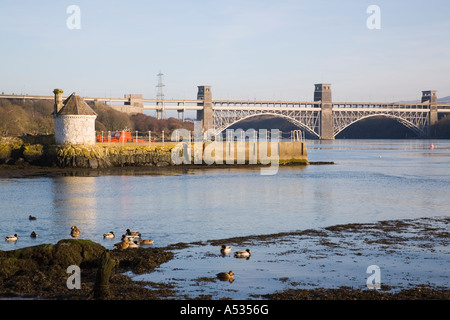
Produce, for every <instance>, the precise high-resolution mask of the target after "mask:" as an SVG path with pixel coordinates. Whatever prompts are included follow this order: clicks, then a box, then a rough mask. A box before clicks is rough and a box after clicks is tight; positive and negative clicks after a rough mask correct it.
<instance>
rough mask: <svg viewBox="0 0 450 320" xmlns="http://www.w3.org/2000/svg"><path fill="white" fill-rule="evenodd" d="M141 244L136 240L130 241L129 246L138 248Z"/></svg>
mask: <svg viewBox="0 0 450 320" xmlns="http://www.w3.org/2000/svg"><path fill="white" fill-rule="evenodd" d="M138 247H139V244H138V243H137V242H134V241H128V248H138Z"/></svg>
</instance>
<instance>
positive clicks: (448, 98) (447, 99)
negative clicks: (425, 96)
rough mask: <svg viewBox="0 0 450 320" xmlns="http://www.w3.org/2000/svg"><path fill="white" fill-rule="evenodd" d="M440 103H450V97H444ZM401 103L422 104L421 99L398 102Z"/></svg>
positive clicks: (439, 99) (440, 99)
mask: <svg viewBox="0 0 450 320" xmlns="http://www.w3.org/2000/svg"><path fill="white" fill-rule="evenodd" d="M437 101H438V102H442V103H450V96H446V97H442V98H438V99H437ZM397 102H399V103H420V99H417V100H405V101H397Z"/></svg>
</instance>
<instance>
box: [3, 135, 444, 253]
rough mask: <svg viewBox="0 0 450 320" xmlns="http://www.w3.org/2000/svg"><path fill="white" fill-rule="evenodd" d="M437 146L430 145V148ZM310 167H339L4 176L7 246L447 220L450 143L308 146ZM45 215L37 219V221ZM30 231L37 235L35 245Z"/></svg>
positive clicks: (158, 241) (163, 241) (164, 240)
mask: <svg viewBox="0 0 450 320" xmlns="http://www.w3.org/2000/svg"><path fill="white" fill-rule="evenodd" d="M431 143H432V144H434V146H435V148H434V149H430V147H429V146H430V144H431ZM307 145H308V155H309V160H310V161H334V162H335V164H334V165H310V166H307V167H280V169H279V172H278V174H276V175H273V176H262V175H260V171H259V169H252V170H248V169H233V168H226V169H214V170H211V169H207V170H191V171H189V172H188V173H186V174H179V175H170V176H153V175H141V176H127V175H121V176H99V177H70V176H69V177H45V178H33V179H0V195H1V203H0V237H2V238H3V239H4V237H6V236H7V235H12V234H18V235H19V241H17V242H16V243H6V242H5V241H0V249H1V250H9V249H13V248H18V247H23V246H29V245H33V244H39V243H55V242H57V241H58V240H59V239H61V238H66V237H68V236H69V232H70V227H71V226H72V225H77V226H78V227H79V228H80V229H81V231H82V236H81V237H82V238H88V239H92V240H94V241H98V242H100V243H102V244H103V245H105V246H106V247H110V246H111V241H107V240H103V237H102V235H103V233H105V232H109V231H114V232H115V233H116V234H117V235H118V236H120V235H121V234H122V233H123V232H124V231H125V230H126V229H127V228H130V229H132V230H134V229H136V230H138V231H140V232H141V233H142V234H143V237H147V238H152V239H153V240H154V241H155V245H158V246H164V245H167V244H171V243H176V242H192V241H200V240H208V239H220V238H227V237H232V236H242V235H250V234H265V233H276V232H281V231H293V230H302V229H307V228H316V227H324V226H329V225H334V224H341V223H348V222H373V221H379V220H385V219H402V218H416V217H428V216H442V215H448V214H449V212H450V210H449V209H450V204H449V203H450V202H449V196H448V190H449V186H450V170H449V169H450V141H448V140H442V141H441V140H436V141H427V140H335V141H326V142H323V141H308V144H307ZM29 215H33V216H36V217H37V220H35V221H29V220H28V216H29ZM31 231H35V232H37V233H38V238H37V239H31V238H30V237H29V234H30V233H31Z"/></svg>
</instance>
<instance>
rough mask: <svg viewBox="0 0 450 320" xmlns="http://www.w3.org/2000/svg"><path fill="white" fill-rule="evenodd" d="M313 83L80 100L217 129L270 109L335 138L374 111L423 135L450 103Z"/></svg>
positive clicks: (432, 95)
mask: <svg viewBox="0 0 450 320" xmlns="http://www.w3.org/2000/svg"><path fill="white" fill-rule="evenodd" d="M314 87H315V90H314V101H265V100H213V98H212V92H211V86H198V92H197V99H193V100H186V99H163V100H158V99H144V98H143V97H142V95H141V94H129V95H125V96H124V98H94V97H85V98H84V100H86V101H92V102H102V103H106V104H108V105H109V106H111V107H112V108H114V109H116V110H119V111H122V112H127V113H142V112H143V111H144V109H145V110H156V112H157V117H158V118H162V117H163V114H164V112H165V111H167V110H176V111H178V118H179V119H180V120H184V114H185V112H186V111H189V110H191V111H192V110H194V111H196V112H197V120H199V121H202V123H203V129H204V130H205V131H206V130H209V129H213V130H214V132H215V133H216V134H219V133H220V132H222V131H224V130H226V129H227V128H228V127H230V126H232V125H234V124H235V123H238V122H239V121H241V120H243V119H247V118H251V117H254V116H260V115H271V116H276V117H282V118H284V119H286V120H288V121H289V122H291V123H293V124H294V125H296V126H298V127H299V128H300V129H302V130H304V131H307V132H309V133H310V134H311V135H313V136H316V137H317V138H319V139H334V138H335V137H336V135H337V134H339V133H340V132H341V131H342V130H344V129H345V128H347V127H348V126H350V125H352V124H353V123H355V122H358V121H360V120H362V119H366V118H370V117H375V116H383V117H387V118H391V119H394V120H396V121H398V122H399V123H401V124H403V125H404V126H406V127H408V128H410V129H411V130H412V131H414V132H416V133H417V135H418V136H421V137H426V136H427V135H429V131H430V127H431V126H432V125H433V124H435V123H436V122H437V121H438V118H440V117H442V116H444V115H446V114H449V113H450V103H439V102H437V96H436V91H434V90H426V91H422V99H421V102H420V103H385V102H336V101H333V100H332V97H331V85H330V84H328V83H320V84H315V85H314ZM0 98H10V99H11V98H15V99H53V97H52V96H29V95H26V96H23V95H0ZM117 102H119V103H123V104H117ZM113 103H116V104H113Z"/></svg>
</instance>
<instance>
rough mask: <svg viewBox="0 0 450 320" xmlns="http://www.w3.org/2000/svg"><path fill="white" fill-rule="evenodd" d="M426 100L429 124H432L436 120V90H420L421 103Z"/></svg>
mask: <svg viewBox="0 0 450 320" xmlns="http://www.w3.org/2000/svg"><path fill="white" fill-rule="evenodd" d="M424 102H428V103H429V104H430V119H429V120H430V122H429V123H430V126H432V125H434V124H435V123H436V122H437V121H438V110H437V96H436V90H425V91H422V103H424Z"/></svg>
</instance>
